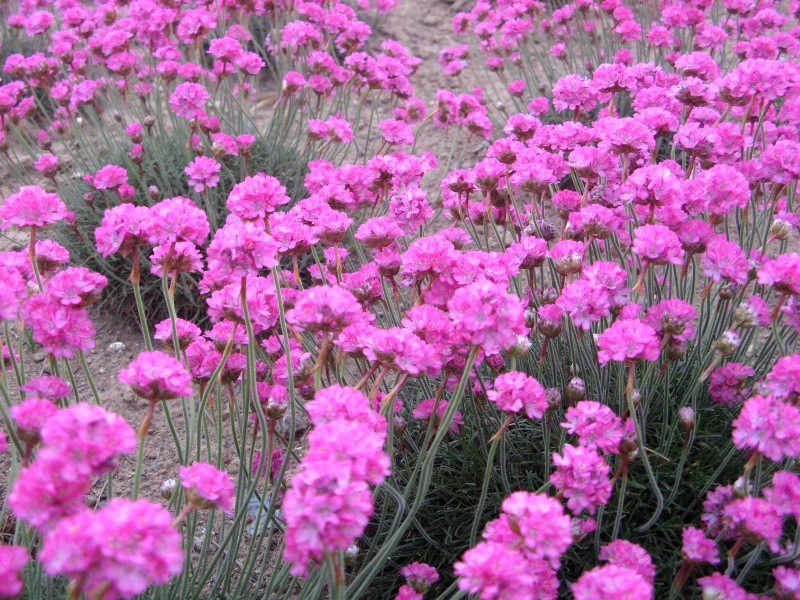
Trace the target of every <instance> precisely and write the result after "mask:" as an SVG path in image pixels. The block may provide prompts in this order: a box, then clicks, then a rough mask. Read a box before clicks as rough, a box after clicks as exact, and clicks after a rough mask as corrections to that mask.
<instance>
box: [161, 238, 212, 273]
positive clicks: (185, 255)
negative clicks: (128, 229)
mask: <svg viewBox="0 0 800 600" xmlns="http://www.w3.org/2000/svg"><path fill="white" fill-rule="evenodd" d="M202 270H203V257H202V255H201V254H200V251H199V250H198V249H197V246H195V245H194V244H193V243H192V242H175V243H174V244H160V245H158V246H156V247H155V248H153V253H152V254H151V255H150V272H151V273H152V274H153V275H155V276H156V277H163V276H164V273H166V274H167V275H168V276H170V277H175V276H177V275H179V274H180V273H197V272H199V271H202Z"/></svg>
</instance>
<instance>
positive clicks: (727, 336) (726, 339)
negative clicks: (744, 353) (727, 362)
mask: <svg viewBox="0 0 800 600" xmlns="http://www.w3.org/2000/svg"><path fill="white" fill-rule="evenodd" d="M741 344H742V337H741V336H740V335H739V334H738V333H737V332H735V331H734V330H732V329H729V330H728V331H726V332H724V333H723V334H722V335H721V336H720V338H719V339H718V340H717V341H716V342H714V347H715V348H716V349H717V352H719V353H720V354H722V356H730V355H731V354H733V353H734V352H736V351H737V350H738V349H739V346H740V345H741Z"/></svg>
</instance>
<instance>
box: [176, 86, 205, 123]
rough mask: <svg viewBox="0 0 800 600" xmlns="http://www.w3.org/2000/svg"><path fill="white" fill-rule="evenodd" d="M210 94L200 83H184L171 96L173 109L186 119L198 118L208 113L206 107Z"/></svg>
mask: <svg viewBox="0 0 800 600" xmlns="http://www.w3.org/2000/svg"><path fill="white" fill-rule="evenodd" d="M208 98H209V95H208V92H207V91H206V88H204V87H203V86H202V85H200V84H199V83H182V84H180V85H179V86H178V87H176V88H175V91H174V92H172V95H171V96H170V98H169V105H170V106H171V107H172V111H173V112H174V113H175V114H176V115H178V116H179V117H183V118H184V119H197V118H200V117H202V116H204V115H205V114H206V112H205V110H204V107H205V104H206V102H207V101H208Z"/></svg>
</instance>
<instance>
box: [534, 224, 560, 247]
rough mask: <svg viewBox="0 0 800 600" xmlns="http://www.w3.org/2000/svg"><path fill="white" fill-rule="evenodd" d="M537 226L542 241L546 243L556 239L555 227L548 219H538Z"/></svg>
mask: <svg viewBox="0 0 800 600" xmlns="http://www.w3.org/2000/svg"><path fill="white" fill-rule="evenodd" d="M537 224H538V226H539V232H540V233H541V236H542V239H544V240H547V241H548V242H550V241H552V240H554V239H556V235H557V231H556V226H555V225H553V222H552V221H551V220H550V219H548V218H544V219H539V220H538V223H537Z"/></svg>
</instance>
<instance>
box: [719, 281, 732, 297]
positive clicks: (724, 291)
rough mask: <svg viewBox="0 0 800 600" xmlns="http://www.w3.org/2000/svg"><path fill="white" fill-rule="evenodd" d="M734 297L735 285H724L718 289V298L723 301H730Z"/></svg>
mask: <svg viewBox="0 0 800 600" xmlns="http://www.w3.org/2000/svg"><path fill="white" fill-rule="evenodd" d="M735 295H736V284H734V283H725V284H723V285H722V286H721V287H720V288H719V297H720V298H722V299H723V300H730V299H731V298H733V297H734V296H735Z"/></svg>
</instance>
